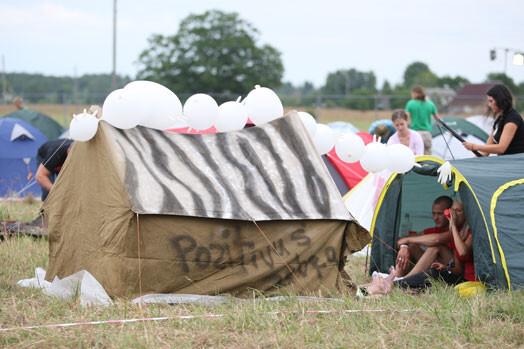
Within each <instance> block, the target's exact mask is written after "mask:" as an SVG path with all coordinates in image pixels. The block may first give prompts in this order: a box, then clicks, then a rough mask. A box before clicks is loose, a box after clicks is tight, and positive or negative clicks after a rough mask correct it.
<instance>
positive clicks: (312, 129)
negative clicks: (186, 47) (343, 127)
mask: <svg viewBox="0 0 524 349" xmlns="http://www.w3.org/2000/svg"><path fill="white" fill-rule="evenodd" d="M299 115H300V117H301V119H302V122H303V123H304V125H305V126H306V129H307V130H308V132H309V134H310V135H311V137H312V139H313V143H314V144H315V146H316V148H317V150H318V152H319V153H320V154H321V155H324V154H327V153H329V152H330V151H331V150H332V149H333V147H335V153H336V154H337V156H338V157H339V158H340V160H342V161H344V162H347V163H354V162H357V161H360V165H361V166H362V168H363V169H364V170H366V171H367V172H371V173H377V172H380V171H382V170H384V169H388V170H390V171H391V172H396V173H405V172H407V171H409V170H411V168H413V166H414V165H415V155H414V154H413V151H412V150H411V149H409V147H406V146H405V145H403V144H393V145H389V146H386V145H384V144H382V143H381V142H380V139H376V138H375V137H373V142H371V143H369V144H368V145H364V141H363V140H362V138H360V137H359V136H358V135H356V134H354V133H345V134H337V133H336V132H335V131H333V130H332V129H331V128H330V127H329V126H327V125H323V124H317V123H315V121H314V119H313V117H312V116H311V115H309V114H307V113H303V112H299ZM310 118H311V120H313V125H311V120H310Z"/></svg>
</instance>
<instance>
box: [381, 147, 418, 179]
mask: <svg viewBox="0 0 524 349" xmlns="http://www.w3.org/2000/svg"><path fill="white" fill-rule="evenodd" d="M387 159H388V165H387V168H388V170H390V171H392V172H396V173H405V172H408V171H409V170H411V169H412V168H413V165H414V164H415V154H413V151H412V150H411V149H409V148H408V147H406V146H405V145H404V144H392V145H388V147H387Z"/></svg>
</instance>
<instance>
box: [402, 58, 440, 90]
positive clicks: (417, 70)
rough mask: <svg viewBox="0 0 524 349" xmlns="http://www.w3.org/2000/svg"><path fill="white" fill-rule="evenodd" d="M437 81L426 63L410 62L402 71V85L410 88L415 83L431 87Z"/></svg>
mask: <svg viewBox="0 0 524 349" xmlns="http://www.w3.org/2000/svg"><path fill="white" fill-rule="evenodd" d="M437 81H438V77H437V76H436V75H435V74H434V73H433V72H431V70H429V67H428V65H427V64H426V63H422V62H414V63H411V64H410V65H408V66H407V68H406V70H405V71H404V87H406V88H412V87H415V85H422V86H425V87H432V86H435V85H436V83H437Z"/></svg>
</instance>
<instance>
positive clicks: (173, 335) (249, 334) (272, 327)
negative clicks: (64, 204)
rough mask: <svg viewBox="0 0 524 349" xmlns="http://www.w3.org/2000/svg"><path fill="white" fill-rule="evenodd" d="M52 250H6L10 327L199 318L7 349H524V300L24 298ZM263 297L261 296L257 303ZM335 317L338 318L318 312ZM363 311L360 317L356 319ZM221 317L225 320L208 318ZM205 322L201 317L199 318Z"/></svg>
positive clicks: (4, 335) (28, 338)
mask: <svg viewBox="0 0 524 349" xmlns="http://www.w3.org/2000/svg"><path fill="white" fill-rule="evenodd" d="M47 249H48V246H47V241H46V240H43V239H34V238H31V237H18V238H12V239H9V240H7V241H3V242H2V243H0V263H1V265H2V268H1V269H0V302H1V304H2V307H1V310H0V327H1V328H10V327H20V326H31V325H45V324H60V323H73V322H81V321H82V322H87V321H101V320H115V319H132V318H149V317H164V316H169V317H175V316H180V315H194V316H197V317H195V318H192V319H170V320H164V321H145V322H135V323H125V324H122V323H120V324H119V323H114V324H103V325H85V326H74V327H62V328H38V329H31V330H22V329H19V330H12V331H8V332H0V345H1V346H7V345H13V346H20V347H71V346H79V347H80V346H81V347H85V346H89V347H137V348H151V347H208V346H212V347H242V348H244V347H355V348H356V347H358V348H362V347H421V346H423V347H427V346H431V347H521V346H523V345H524V327H523V326H522V323H523V320H524V310H523V308H522V304H523V301H524V292H522V291H514V292H512V293H508V292H505V291H497V292H493V293H489V294H487V295H479V296H477V297H475V298H471V299H466V298H462V297H460V296H459V295H458V294H456V293H455V292H454V291H453V289H451V288H449V287H447V286H445V285H442V284H439V283H436V284H435V286H434V287H433V288H432V289H431V290H430V291H428V292H425V293H422V294H418V295H412V294H406V293H404V292H402V291H400V290H397V289H395V290H393V292H392V293H391V295H389V296H387V297H381V298H371V299H363V300H359V299H356V298H354V297H353V296H352V295H351V294H350V293H340V294H336V295H334V296H335V297H336V298H337V299H339V300H340V301H337V302H334V301H329V300H328V301H322V300H312V301H300V300H299V299H298V298H297V297H293V296H291V297H288V298H287V299H286V300H284V301H281V302H275V301H266V300H264V297H263V296H260V297H258V298H252V299H249V300H247V301H244V302H238V301H233V300H232V301H231V302H227V303H223V304H219V305H214V306H204V305H197V304H190V305H139V306H138V305H130V304H129V300H128V299H116V300H115V305H114V306H111V307H105V308H104V307H87V308H85V307H82V306H81V305H80V301H79V300H78V299H74V300H70V301H63V300H59V299H55V298H51V297H47V296H45V295H43V294H42V292H41V291H40V290H36V289H26V288H21V287H19V286H17V285H16V282H17V281H18V280H20V279H24V278H29V277H32V276H33V274H34V269H35V268H36V267H38V266H40V267H43V268H44V269H45V268H46V267H47V263H48V258H47V252H48V250H47ZM364 263H365V259H364V258H363V257H355V258H350V259H349V261H348V266H347V268H346V269H347V270H349V271H350V272H352V274H353V275H352V276H353V279H354V281H355V282H357V283H362V282H367V281H369V280H368V278H367V276H366V274H365V273H364ZM254 294H256V293H254ZM317 310H326V311H329V312H328V313H316V312H310V311H317ZM349 310H358V311H359V312H349ZM206 314H220V315H222V316H221V317H204V315H206ZM199 316H200V317H199Z"/></svg>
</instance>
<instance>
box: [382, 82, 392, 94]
mask: <svg viewBox="0 0 524 349" xmlns="http://www.w3.org/2000/svg"><path fill="white" fill-rule="evenodd" d="M380 92H381V93H382V94H384V95H390V94H391V93H393V89H392V88H391V85H390V84H389V81H387V80H384V83H383V84H382V88H381V89H380Z"/></svg>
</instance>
